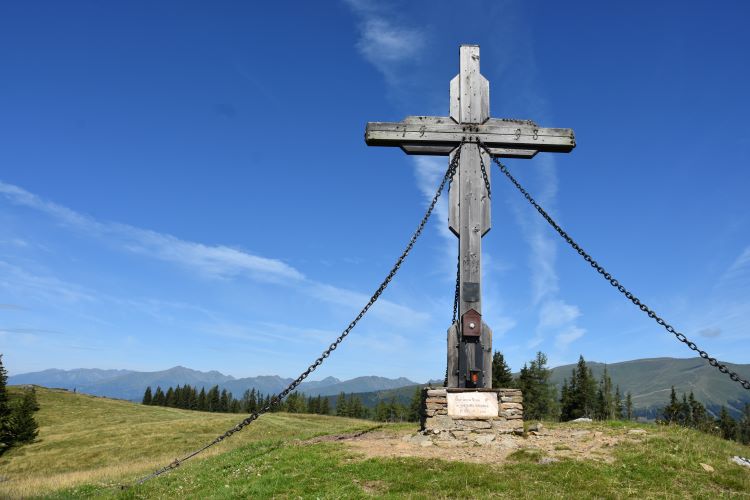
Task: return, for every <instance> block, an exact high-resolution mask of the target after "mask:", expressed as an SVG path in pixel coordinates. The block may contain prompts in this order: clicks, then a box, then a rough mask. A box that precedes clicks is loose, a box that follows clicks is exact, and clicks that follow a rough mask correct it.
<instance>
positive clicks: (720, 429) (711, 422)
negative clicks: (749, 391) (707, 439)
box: [659, 386, 750, 444]
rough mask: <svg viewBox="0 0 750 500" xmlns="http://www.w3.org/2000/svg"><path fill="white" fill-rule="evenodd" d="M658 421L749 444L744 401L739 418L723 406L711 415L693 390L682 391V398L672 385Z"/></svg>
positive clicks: (749, 406)
mask: <svg viewBox="0 0 750 500" xmlns="http://www.w3.org/2000/svg"><path fill="white" fill-rule="evenodd" d="M660 413H661V418H660V420H659V422H660V423H664V424H674V425H681V426H683V427H691V428H693V429H697V430H699V431H703V432H706V433H709V434H714V435H717V436H721V437H722V438H724V439H727V440H730V441H737V442H738V443H742V444H750V403H745V407H744V409H743V410H742V414H741V415H740V418H739V419H735V418H733V417H732V415H730V414H729V412H728V411H727V408H726V407H725V406H722V407H721V411H720V412H719V415H718V416H717V417H715V418H714V417H713V416H711V415H710V414H709V412H708V411H707V410H706V407H705V406H703V404H702V403H701V402H700V401H698V400H696V399H695V396H694V395H693V392H692V391H690V394H689V395H688V394H685V393H684V392H683V393H682V398H678V397H677V393H676V392H675V390H674V386H672V392H671V393H670V395H669V403H668V404H667V405H666V406H665V407H664V408H662V410H661V412H660Z"/></svg>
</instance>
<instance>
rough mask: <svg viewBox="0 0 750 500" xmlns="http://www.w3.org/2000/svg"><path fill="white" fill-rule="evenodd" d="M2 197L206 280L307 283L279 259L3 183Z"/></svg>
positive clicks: (0, 193) (0, 184)
mask: <svg viewBox="0 0 750 500" xmlns="http://www.w3.org/2000/svg"><path fill="white" fill-rule="evenodd" d="M0 195H2V196H3V197H5V198H6V199H7V200H8V201H10V202H11V203H14V204H16V205H21V206H25V207H28V208H32V209H34V210H38V211H40V212H43V213H45V214H47V215H49V216H51V217H53V218H54V219H56V220H58V221H59V222H61V223H63V224H65V225H68V226H72V227H75V228H77V229H80V230H83V231H85V232H86V233H87V234H94V235H97V236H99V237H105V238H106V239H107V240H109V241H112V240H114V241H116V242H118V243H119V244H120V245H119V246H120V248H122V249H125V250H128V251H130V252H134V253H140V254H144V255H147V256H149V257H153V258H157V259H160V260H163V261H167V262H171V263H175V264H179V265H182V266H185V267H186V268H188V269H190V270H191V271H192V272H198V273H201V274H203V275H206V276H213V277H218V278H227V277H232V276H238V275H243V274H245V275H249V276H251V277H252V278H254V279H259V280H266V281H278V280H289V279H291V280H301V279H304V275H303V274H302V273H300V272H299V271H297V270H296V269H294V268H293V267H291V266H289V265H288V264H286V263H284V262H282V261H280V260H278V259H270V258H266V257H260V256H258V255H253V254H250V253H248V252H245V251H242V250H239V249H236V248H231V247H227V246H222V245H216V246H210V245H204V244H202V243H195V242H191V241H185V240H181V239H178V238H175V237H174V236H171V235H169V234H163V233H158V232H155V231H150V230H147V229H141V228H137V227H133V226H129V225H127V224H118V223H107V222H99V221H97V220H95V219H93V218H92V217H89V216H87V215H83V214H80V213H78V212H75V211H73V210H71V209H69V208H67V207H64V206H62V205H58V204H56V203H53V202H50V201H47V200H43V199H41V198H40V197H38V196H36V195H35V194H33V193H30V192H28V191H26V190H25V189H22V188H20V187H18V186H14V185H12V184H6V183H3V182H0Z"/></svg>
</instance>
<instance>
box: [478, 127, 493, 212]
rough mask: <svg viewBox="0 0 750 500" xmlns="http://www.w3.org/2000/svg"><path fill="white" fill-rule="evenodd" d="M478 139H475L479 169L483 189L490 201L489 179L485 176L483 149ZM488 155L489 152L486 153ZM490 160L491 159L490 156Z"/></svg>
mask: <svg viewBox="0 0 750 500" xmlns="http://www.w3.org/2000/svg"><path fill="white" fill-rule="evenodd" d="M478 141H479V138H478V137H477V148H478V149H479V168H480V169H482V178H483V179H484V187H485V188H486V189H487V198H489V199H490V200H491V199H492V191H490V178H489V176H488V175H487V169H486V168H485V166H484V159H483V158H482V148H483V147H484V144H482V143H481V142H478ZM487 153H488V154H489V150H488V151H487ZM490 158H492V157H491V156H490Z"/></svg>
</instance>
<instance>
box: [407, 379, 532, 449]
mask: <svg viewBox="0 0 750 500" xmlns="http://www.w3.org/2000/svg"><path fill="white" fill-rule="evenodd" d="M475 392H481V393H492V394H494V395H495V397H497V402H498V405H497V406H498V414H497V415H493V416H466V415H463V416H456V415H455V414H454V415H451V414H449V412H448V393H475ZM493 411H494V410H493ZM420 434H421V435H423V436H431V437H433V438H435V439H437V440H460V441H469V442H470V441H473V442H475V443H479V444H490V443H492V442H493V441H494V440H495V439H496V438H497V437H498V436H500V435H507V434H517V435H520V434H523V396H522V395H521V391H520V390H519V389H463V388H446V387H435V388H433V387H427V388H425V389H423V392H422V415H421V430H420Z"/></svg>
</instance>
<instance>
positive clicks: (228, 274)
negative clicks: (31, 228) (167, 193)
mask: <svg viewBox="0 0 750 500" xmlns="http://www.w3.org/2000/svg"><path fill="white" fill-rule="evenodd" d="M0 196H2V197H4V198H5V199H6V200H8V201H9V202H11V203H13V204H15V205H20V206H24V207H27V208H30V209H33V210H36V211H39V212H42V213H44V214H46V215H48V216H50V217H51V218H52V219H53V220H56V221H58V222H59V223H61V224H63V225H66V226H69V227H71V228H74V229H76V230H80V231H82V232H84V233H85V234H87V235H93V236H95V237H98V238H100V239H102V240H104V241H105V242H106V243H107V244H109V245H115V246H116V248H118V249H119V250H123V251H126V252H131V253H136V254H139V255H142V256H145V257H148V258H152V259H157V260H161V261H164V262H168V263H170V264H174V265H179V266H181V267H182V268H184V269H186V270H188V271H189V272H190V273H191V274H193V273H195V274H198V275H200V276H203V277H205V278H220V279H230V278H235V279H250V280H253V281H259V282H272V283H275V284H278V285H280V286H285V287H291V288H293V289H295V290H296V291H298V292H300V293H303V294H305V295H308V296H311V297H314V298H316V299H318V300H321V301H323V302H327V303H329V304H334V305H339V306H346V307H350V308H352V309H355V308H357V307H362V306H363V305H364V304H365V303H366V302H367V300H368V299H369V295H367V294H365V293H360V292H356V291H352V290H347V289H344V288H340V287H336V286H333V285H329V284H326V283H321V282H318V281H314V280H311V279H308V278H306V277H305V275H304V274H303V273H302V272H300V271H299V270H297V269H295V268H294V267H292V266H290V265H288V264H286V263H284V262H283V261H281V260H278V259H273V258H268V257H261V256H258V255H253V254H251V253H249V252H246V251H244V250H240V249H236V248H231V247H227V246H223V245H214V246H211V245H205V244H203V243H197V242H192V241H186V240H182V239H179V238H177V237H175V236H172V235H169V234H163V233H158V232H156V231H151V230H147V229H141V228H137V227H134V226H130V225H127V224H120V223H115V222H101V221H98V220H96V219H94V218H92V217H90V216H87V215H83V214H80V213H78V212H76V211H74V210H71V209H69V208H67V207H64V206H62V205H58V204H56V203H53V202H50V201H47V200H44V199H42V198H40V197H38V196H36V195H34V194H33V193H30V192H28V191H26V190H24V189H22V188H20V187H18V186H14V185H11V184H6V183H2V182H0ZM0 269H4V271H5V275H6V277H8V276H14V277H15V278H16V279H15V281H14V282H15V283H17V284H18V283H22V284H23V286H24V288H25V289H27V290H31V291H34V292H36V294H37V295H39V294H41V295H43V296H44V297H47V298H49V299H50V300H54V301H59V300H60V299H63V300H66V301H80V300H89V301H93V300H94V297H99V298H101V297H102V294H98V293H93V292H87V291H85V290H84V289H83V288H81V287H78V286H76V285H72V284H69V283H66V282H64V281H61V280H58V279H56V278H54V277H49V276H43V275H37V274H32V273H28V272H26V271H24V270H23V269H21V268H19V267H17V266H13V265H11V264H9V263H6V262H2V261H0ZM6 281H7V280H6ZM2 285H3V281H2V280H0V286H2ZM110 300H114V301H116V300H119V299H116V298H111V299H110ZM131 305H132V304H131ZM153 305H154V304H145V306H146V309H148V310H152V309H154V307H152V306H153ZM157 305H158V304H157ZM373 314H374V315H376V316H378V317H379V318H380V319H382V320H384V321H386V322H388V323H391V324H395V325H410V326H413V325H415V324H418V323H423V322H426V321H427V320H428V316H427V314H426V313H422V312H419V311H415V310H413V309H411V308H409V307H406V306H403V305H400V304H396V303H393V302H390V301H388V300H385V299H380V301H379V302H378V304H377V306H376V307H374V308H373Z"/></svg>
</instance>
